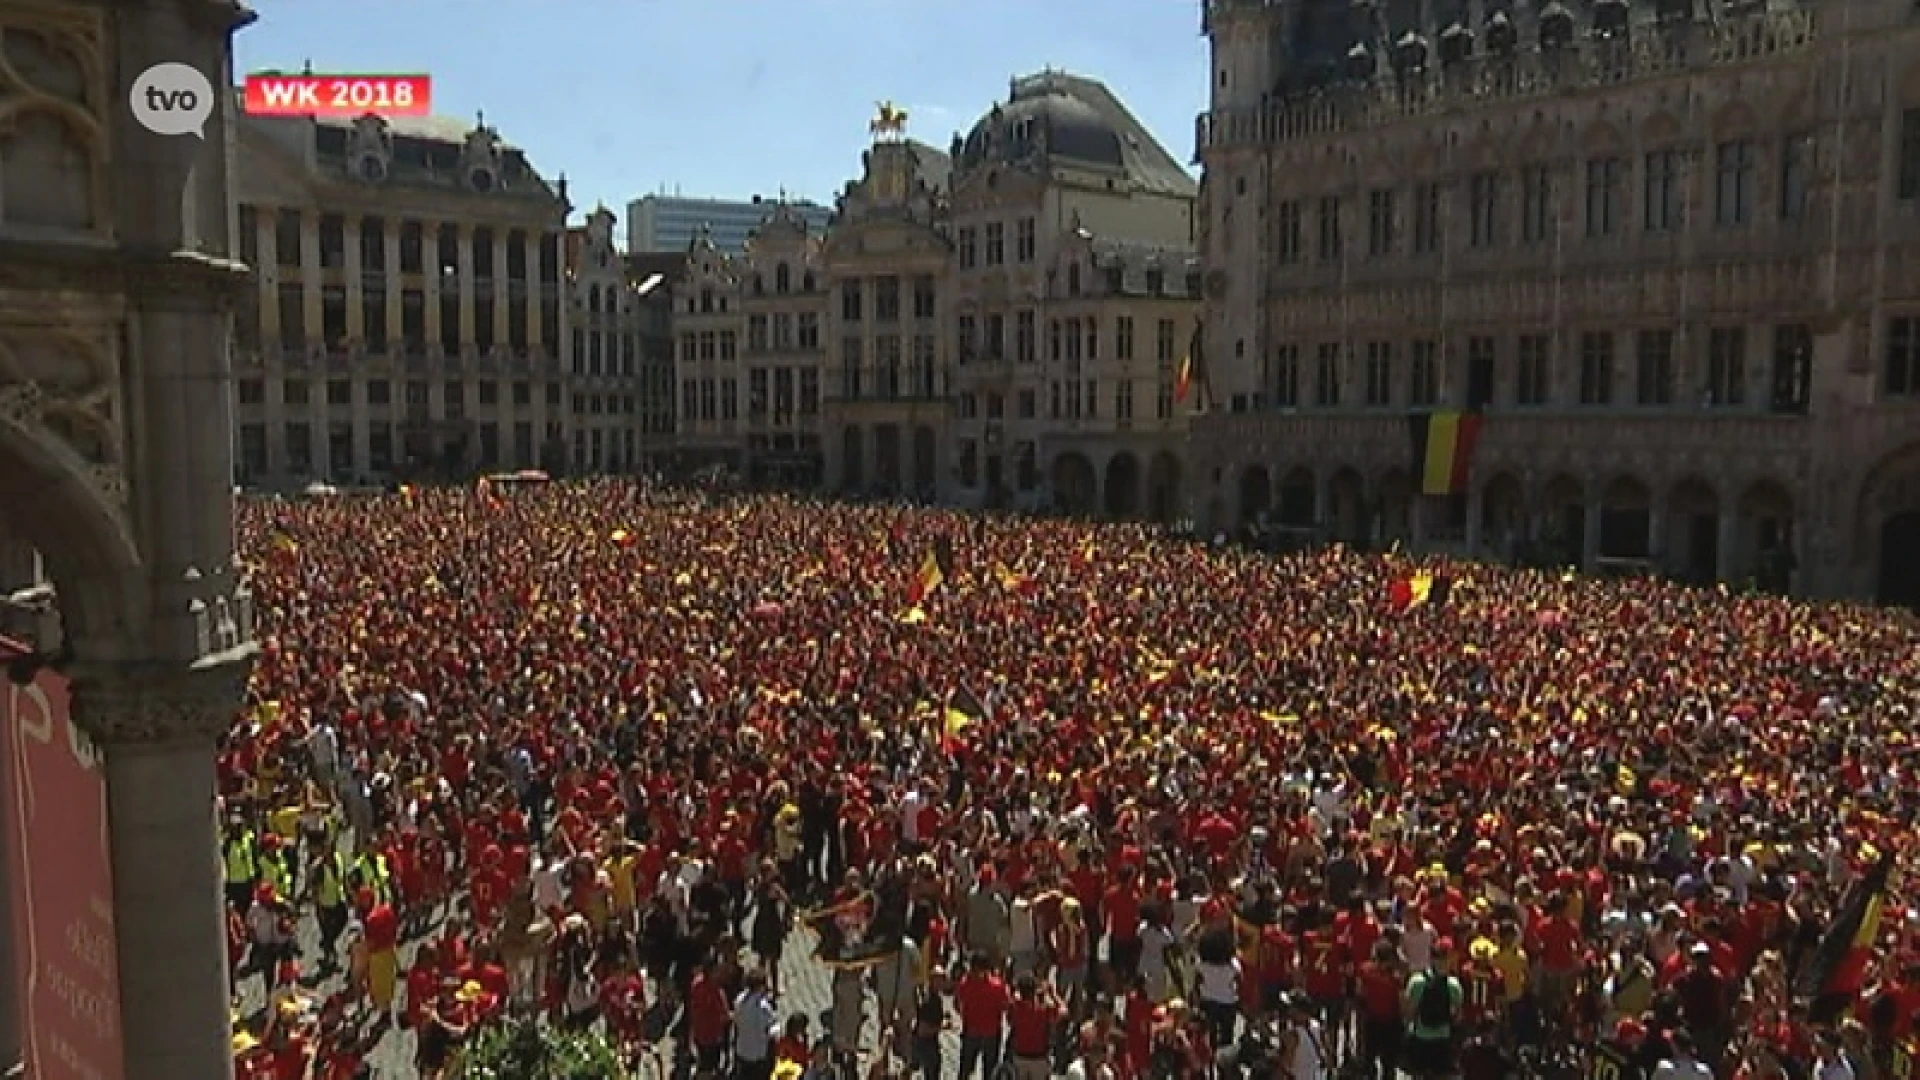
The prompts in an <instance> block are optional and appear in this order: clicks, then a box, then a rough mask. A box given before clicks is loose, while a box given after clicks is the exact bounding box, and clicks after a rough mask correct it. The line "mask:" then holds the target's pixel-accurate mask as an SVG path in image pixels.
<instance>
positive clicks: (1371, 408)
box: [1194, 0, 1920, 603]
mask: <svg viewBox="0 0 1920 1080" xmlns="http://www.w3.org/2000/svg"><path fill="white" fill-rule="evenodd" d="M1203 7H1204V13H1205V26H1206V29H1207V32H1208V33H1209V35H1210V37H1211V40H1212V46H1213V68H1214V70H1213V74H1212V80H1211V82H1212V85H1213V107H1212V109H1210V110H1209V112H1208V113H1206V114H1204V115H1203V116H1201V117H1200V119H1199V122H1198V125H1197V131H1196V135H1197V152H1198V155H1199V157H1200V158H1201V160H1202V162H1203V164H1204V166H1205V174H1206V175H1205V180H1204V195H1203V203H1204V212H1203V222H1204V239H1203V251H1204V258H1205V261H1206V266H1207V271H1208V274H1207V284H1208V291H1209V300H1210V303H1209V308H1208V322H1207V340H1208V341H1209V342H1210V343H1211V344H1212V345H1213V347H1212V348H1211V349H1209V350H1208V352H1209V360H1210V365H1209V371H1208V375H1209V376H1210V382H1211V384H1212V386H1213V389H1214V391H1215V392H1214V400H1215V403H1216V404H1217V405H1219V406H1220V407H1221V408H1220V410H1219V411H1218V412H1215V413H1213V414H1211V415H1209V416H1208V417H1207V418H1206V419H1205V420H1204V421H1202V422H1200V423H1198V424H1196V426H1195V431H1194V455H1195V461H1196V464H1197V465H1198V466H1199V472H1200V473H1201V478H1202V481H1203V482H1202V483H1201V484H1199V485H1196V487H1195V491H1196V503H1195V509H1196V511H1197V512H1198V513H1199V514H1200V516H1202V517H1203V518H1204V519H1206V520H1207V521H1208V522H1209V523H1211V524H1213V525H1216V526H1219V527H1233V526H1236V525H1239V524H1242V523H1245V522H1248V521H1251V520H1254V519H1264V520H1266V521H1267V522H1268V523H1269V524H1273V525H1279V526H1282V527H1286V528H1291V529H1294V530H1297V531H1299V532H1302V533H1308V534H1316V535H1320V536H1324V537H1334V538H1341V539H1348V540H1358V541H1365V542H1374V543H1383V544H1384V543H1387V542H1391V541H1392V540H1395V539H1400V540H1404V541H1411V542H1416V543H1419V544H1422V545H1424V546H1427V547H1436V546H1439V547H1447V548H1451V549H1454V550H1468V551H1472V552H1474V553H1476V554H1494V555H1505V556H1513V557H1523V558H1535V559H1552V560H1555V561H1559V560H1565V561H1570V562H1577V563H1584V564H1587V565H1595V564H1598V563H1604V562H1607V561H1609V560H1619V561H1622V562H1625V563H1627V564H1631V565H1652V566H1654V567H1657V568H1659V569H1661V570H1664V571H1666V572H1669V573H1673V574H1676V575H1679V576H1682V577H1687V578H1692V579H1698V580H1712V579H1715V578H1718V579H1721V580H1746V579H1748V578H1751V577H1755V576H1760V577H1765V578H1772V579H1774V580H1773V583H1774V584H1779V583H1780V580H1779V579H1780V578H1782V577H1787V578H1790V580H1791V583H1792V586H1793V587H1794V588H1796V589H1798V590H1800V591H1804V592H1807V593H1811V594H1816V595H1827V596H1871V595H1875V594H1876V593H1877V594H1879V595H1881V596H1883V597H1885V598H1887V599H1893V600H1900V601H1903V602H1908V603H1913V602H1920V569H1916V568H1915V567H1914V565H1913V563H1914V561H1915V560H1914V556H1913V553H1914V552H1916V551H1920V498H1916V497H1915V495H1914V493H1912V492H1910V491H1908V489H1907V487H1906V486H1905V483H1906V482H1904V481H1899V480H1896V479H1894V478H1895V477H1897V476H1908V475H1912V472H1913V470H1914V468H1915V465H1914V464H1913V461H1914V459H1915V458H1916V457H1920V65H1917V64H1916V63H1915V60H1914V58H1915V57H1916V56H1920V47H1917V46H1920V27H1917V26H1916V23H1915V18H1914V11H1913V6H1912V4H1911V3H1905V2H1899V0H1856V2H1849V3H1845V4H1823V5H1814V4H1801V3H1785V4H1778V3H1776V4H1750V3H1727V2H1724V0H1634V2H1632V3H1628V2H1625V0H1604V2H1602V3H1598V4H1595V5H1591V9H1590V10H1589V8H1588V6H1584V5H1575V6H1574V7H1577V8H1579V10H1578V11H1577V12H1575V11H1572V10H1570V9H1569V8H1568V7H1566V6H1562V5H1549V6H1548V8H1546V9H1542V8H1539V7H1538V6H1537V5H1532V4H1514V3H1509V2H1506V0H1475V2H1472V3H1465V2H1458V3H1456V2H1452V0H1446V2H1442V0H1436V2H1434V3H1432V4H1428V5H1421V4H1400V3H1384V4H1376V5H1357V4H1356V5H1345V4H1318V5H1314V6H1312V8H1311V10H1309V9H1308V8H1307V6H1306V5H1303V4H1300V3H1297V2H1295V0H1209V2H1208V3H1206V4H1204V5H1203ZM1423 13H1424V21H1423ZM1445 410H1471V411H1478V412H1481V413H1483V414H1484V417H1485V426H1484V434H1483V436H1482V439H1481V443H1480V448H1479V452H1478V454H1477V460H1476V461H1475V464H1474V468H1473V473H1472V482H1471V484H1470V489H1469V491H1468V492H1467V494H1466V495H1465V497H1463V498H1437V497H1421V496H1417V495H1415V494H1414V486H1415V485H1414V480H1413V477H1412V476H1411V475H1410V465H1411V454H1410V451H1409V448H1408V434H1407V424H1406V421H1405V417H1406V415H1407V414H1408V413H1410V412H1413V413H1417V412H1426V411H1445ZM1787 567H1795V568H1796V569H1794V570H1792V572H1791V573H1790V574H1788V573H1786V572H1785V568H1787Z"/></svg>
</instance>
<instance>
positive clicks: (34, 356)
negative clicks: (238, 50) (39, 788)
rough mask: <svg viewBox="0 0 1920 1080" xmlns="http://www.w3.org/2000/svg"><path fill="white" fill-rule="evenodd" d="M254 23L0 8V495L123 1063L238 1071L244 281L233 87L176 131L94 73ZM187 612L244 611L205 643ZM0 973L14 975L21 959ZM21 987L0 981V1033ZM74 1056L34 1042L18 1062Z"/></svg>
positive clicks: (36, 1)
mask: <svg viewBox="0 0 1920 1080" xmlns="http://www.w3.org/2000/svg"><path fill="white" fill-rule="evenodd" d="M246 18H249V16H246V15H244V14H243V12H242V9H241V8H240V7H239V5H237V4H227V5H222V4H216V3H194V4H189V3H167V4H138V5H107V4H101V3H81V2H71V0H69V2H53V0H20V2H17V3H12V4H8V5H6V6H5V10H4V11H0V37H4V38H5V39H6V40H7V41H9V42H11V41H14V40H16V39H28V40H31V41H32V42H33V43H34V44H35V46H36V48H34V49H33V50H31V51H30V52H28V53H26V54H25V58H22V57H20V56H13V55H12V54H11V52H10V59H12V60H13V62H14V67H15V69H16V72H15V74H16V77H17V79H18V80H19V81H20V82H23V83H24V84H25V85H21V86H10V87H8V88H7V89H6V90H4V91H0V101H4V102H5V103H6V105H7V106H9V107H10V109H11V110H12V113H11V119H12V121H13V122H12V124H10V126H9V128H8V131H7V132H6V133H5V135H4V136H0V138H4V139H5V143H6V144H5V146H4V149H3V151H0V169H3V170H4V172H5V175H4V178H3V179H4V184H5V188H6V195H7V197H6V200H5V203H4V205H3V206H0V222H4V224H6V225H8V226H13V227H19V228H22V229H24V230H29V231H31V233H32V234H33V236H34V242H33V243H32V244H24V245H14V246H11V247H9V248H8V249H7V251H6V252H5V253H4V254H3V255H0V513H4V514H6V515H7V517H8V518H9V522H8V524H9V528H10V531H12V532H13V533H15V534H17V535H19V536H21V537H22V538H23V539H24V540H26V541H27V542H29V543H31V544H33V545H34V546H35V547H36V548H37V549H38V550H39V551H40V552H41V553H42V556H43V557H44V559H45V561H46V564H47V567H48V569H49V571H50V573H51V575H52V578H53V586H54V589H55V590H56V593H57V603H58V607H59V613H60V621H61V627H62V631H63V636H64V643H65V645H66V646H68V647H70V651H69V649H67V648H63V649H62V650H61V654H60V655H61V656H62V658H63V659H65V660H66V663H65V665H64V675H65V677H66V679H67V681H68V686H69V689H70V691H71V694H72V699H71V704H70V711H71V715H72V718H73V720H74V722H75V723H76V724H77V725H78V726H79V727H80V728H82V729H83V730H84V731H85V732H86V733H87V734H88V735H89V736H91V738H92V741H93V743H94V744H95V745H94V749H95V750H96V751H97V753H98V756H99V759H100V761H101V768H102V770H103V772H104V779H105V790H106V801H107V806H106V820H107V843H106V859H107V862H108V865H109V866H110V868H111V875H112V885H111V889H112V895H111V896H107V897H89V898H87V900H86V901H85V902H84V906H85V907H86V908H87V909H88V910H97V909H99V908H110V909H111V919H110V922H109V921H108V920H106V919H104V918H99V919H98V921H99V922H101V923H103V924H105V925H104V927H101V926H94V927H88V928H87V929H88V930H89V932H94V931H97V933H96V934H94V935H93V936H97V937H98V938H99V939H100V940H102V941H106V942H111V943H112V946H111V948H112V957H113V963H112V964H111V965H110V969H114V970H117V983H118V987H117V992H116V994H117V999H118V1015H117V1016H115V1017H112V1018H111V1019H110V1023H112V1024H113V1026H117V1028H118V1029H119V1044H120V1045H119V1049H118V1050H117V1051H116V1050H115V1049H114V1048H113V1047H112V1046H111V1045H110V1044H109V1045H106V1046H101V1047H94V1048H93V1052H95V1053H100V1054H105V1055H108V1056H109V1057H111V1056H112V1055H113V1054H115V1053H116V1052H117V1053H118V1056H119V1058H120V1060H118V1061H114V1060H101V1061H98V1062H93V1061H89V1062H87V1063H86V1064H87V1065H91V1066H93V1067H95V1068H98V1069H99V1070H100V1071H101V1072H103V1073H110V1074H113V1075H117V1076H121V1077H124V1078H125V1080H161V1078H164V1077H173V1076H204V1077H210V1078H214V1080H218V1078H221V1077H226V1076H230V1075H231V1074H232V1049H231V1043H230V1040H231V1025H230V1022H229V1018H228V1015H227V1010H228V1007H229V995H228V986H227V969H226V941H225V935H224V933H223V929H222V918H221V912H220V900H219V898H220V896H221V890H220V877H221V875H220V868H219V864H218V854H217V851H218V845H219V837H218V833H217V830H216V827H215V823H214V820H213V814H212V812H211V807H212V806H213V803H214V794H215V773H214V747H215V743H216V740H217V739H218V737H219V736H220V735H221V734H222V733H224V732H225V731H226V730H227V729H228V728H229V727H230V726H231V724H232V720H233V717H234V712H235V709H236V707H237V705H238V704H239V701H240V696H241V691H242V686H243V682H244V679H245V676H246V671H247V660H248V657H249V656H250V648H251V642H250V641H248V640H247V638H248V636H249V633H250V619H249V618H248V617H247V615H246V602H245V596H244V594H243V592H242V591H241V589H240V587H239V583H238V581H237V577H238V575H237V573H236V565H235V562H234V553H233V550H232V537H233V498H232V483H233V461H232V451H233V446H232V443H233V438H232V431H231V424H230V404H229V396H228V395H229V394H230V392H231V391H232V388H233V387H232V381H233V372H232V357H231V355H230V353H229V347H230V343H231V338H232V313H231V311H232V305H233V304H234V303H235V302H236V301H238V300H240V298H241V295H242V292H243V286H245V284H246V278H245V272H244V268H243V267H241V266H239V265H238V264H235V263H232V262H229V261H228V260H227V259H226V258H225V257H223V253H227V252H231V251H233V250H234V249H235V248H236V247H237V245H236V244H235V243H234V240H233V237H231V236H230V235H229V234H228V223H227V222H228V214H227V207H226V205H225V200H226V199H227V197H228V192H229V191H230V186H229V184H228V178H227V176H226V167H225V166H226V159H225V158H224V156H223V155H222V154H221V151H220V148H221V147H223V146H225V145H227V140H228V136H229V134H230V116H229V109H230V103H229V102H228V100H227V98H226V97H225V96H224V95H216V96H215V100H214V109H213V113H212V114H211V116H210V117H209V119H208V122H207V124H206V128H205V134H206V137H205V139H204V140H202V139H194V138H169V137H165V136H157V135H153V134H150V133H148V132H146V131H145V130H143V129H141V128H140V127H138V126H137V125H135V124H133V123H131V122H130V119H129V117H128V116H127V114H126V112H125V106H124V102H125V100H126V84H124V83H113V82H111V81H110V80H112V79H113V78H114V73H133V72H139V71H143V70H145V69H147V68H149V67H151V66H153V65H154V64H157V63H161V62H164V61H171V62H176V63H182V62H184V63H188V64H190V65H192V66H193V67H195V68H196V69H198V70H199V71H200V72H201V73H202V75H203V76H204V77H205V78H206V79H207V80H208V81H209V82H211V83H213V84H215V85H222V84H223V83H230V82H231V79H232V75H233V73H232V64H231V35H232V32H233V30H234V29H236V28H237V25H238V24H239V23H241V22H242V21H243V20H244V19H246ZM123 189H124V190H123ZM136 191H137V192H138V195H139V197H137V198H136V197H134V196H133V194H132V193H133V192H136ZM132 252H139V253H142V254H140V255H138V256H134V255H131V254H123V253H132ZM148 252H178V253H181V254H175V255H171V256H167V255H159V256H153V255H147V254H145V253H148ZM136 376H137V377H136ZM135 417H137V418H138V420H139V423H138V425H137V426H135V425H134V424H133V423H131V422H130V421H131V418H135ZM135 438H137V439H138V440H139V442H138V444H137V445H130V443H131V441H132V440H133V439H135ZM197 608H198V609H205V610H219V609H222V608H224V609H225V610H226V611H227V612H228V613H229V614H233V615H235V616H236V617H235V618H234V619H233V620H232V623H231V625H228V626H223V627H222V628H220V629H219V630H218V632H216V633H215V634H213V635H211V640H207V641H202V640H201V639H200V635H199V634H198V633H197V632H196V620H195V617H194V611H195V610H196V609H197ZM68 657H70V659H67V658H68ZM3 892H4V890H3V889H0V893H3ZM55 914H56V915H57V916H59V917H60V918H62V919H63V920H64V919H69V918H71V917H72V916H73V915H74V914H75V913H73V912H59V913H55ZM30 924H31V921H30ZM12 928H13V925H12V921H11V920H4V921H0V933H4V934H10V933H11V932H12ZM35 936H36V937H38V934H37V933H36V935H35ZM62 940H64V939H62ZM105 978H106V985H107V986H108V987H109V989H110V988H111V986H112V983H113V982H114V981H115V980H114V979H113V978H112V977H105ZM0 983H3V984H4V987H5V989H6V990H11V988H12V987H13V985H14V980H13V972H11V971H0ZM42 985H43V986H44V985H45V984H44V983H43V984H42ZM82 989H87V990H90V991H91V990H92V989H93V987H92V986H85V987H82ZM12 996H13V995H12V994H11V993H0V1010H4V1011H5V1012H6V1013H8V1015H6V1016H4V1017H0V1020H4V1021H7V1022H6V1023H4V1024H0V1042H5V1041H7V1040H6V1036H7V1034H8V1031H9V1029H13V1028H14V1024H13V1023H12V1021H14V1019H15V1017H14V1016H13V1015H12V1010H13V1009H14V1008H15V1007H17V1006H18V1005H19V1004H20V1003H19V1002H15V1001H12V1000H11V998H12ZM43 1004H45V1005H51V1004H52V1003H43ZM105 1005H106V1007H108V1008H113V1007H114V1002H113V1000H112V999H111V997H110V998H109V999H108V1000H107V1001H106V1003H105ZM53 1011H54V1010H53V1009H52V1008H49V1009H48V1011H47V1012H43V1013H41V1014H40V1015H42V1016H43V1017H44V1016H49V1015H52V1014H53ZM18 1048H19V1047H18V1042H17V1040H13V1041H12V1045H0V1052H4V1051H11V1050H17V1049H18ZM82 1049H83V1050H84V1049H87V1048H84V1047H83V1048H82ZM72 1069H73V1066H72V1065H71V1064H70V1063H65V1064H63V1063H59V1062H52V1061H48V1062H42V1063H39V1064H38V1065H36V1064H35V1063H32V1062H29V1063H28V1071H29V1073H30V1074H35V1075H53V1074H55V1072H58V1071H70V1070H72Z"/></svg>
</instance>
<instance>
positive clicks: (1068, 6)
mask: <svg viewBox="0 0 1920 1080" xmlns="http://www.w3.org/2000/svg"><path fill="white" fill-rule="evenodd" d="M253 6H254V7H255V9H256V10H257V11H258V12H259V14H260V20H259V21H258V22H256V23H255V24H254V25H252V26H250V27H248V28H247V29H246V30H243V31H241V33H240V34H239V35H238V37H237V39H236V43H235V51H236V60H235V67H236V70H237V71H238V72H240V73H242V74H244V73H246V72H248V71H257V70H265V69H276V68H278V69H282V70H288V71H298V70H300V68H301V66H302V65H303V64H305V63H307V62H311V64H312V66H313V70H314V71H315V72H316V73H326V74H334V73H346V72H372V73H394V74H413V73H424V74H428V75H431V76H432V77H433V80H434V106H435V107H434V111H435V112H437V113H443V114H446V115H451V116H461V117H471V116H472V115H473V114H474V113H475V111H476V110H485V113H486V118H487V122H488V123H489V124H491V125H493V126H494V127H497V128H498V129H499V130H500V133H501V135H502V136H503V137H504V138H506V140H507V141H508V142H511V143H514V144H515V145H518V146H521V147H524V148H525V149H526V150H527V153H528V155H529V157H530V158H531V159H532V160H533V162H534V164H535V165H536V166H538V167H539V168H540V169H541V171H542V172H544V173H546V174H548V175H552V174H554V173H557V172H561V171H564V172H565V173H566V174H567V179H568V183H569V185H570V194H571V195H572V197H573V201H574V203H575V205H576V206H578V207H581V208H583V209H591V208H592V206H593V205H594V204H595V203H596V202H601V201H604V202H605V203H606V204H607V205H608V206H610V207H612V208H613V209H614V210H615V211H616V212H619V211H621V210H623V209H624V207H625V205H626V201H627V199H628V198H630V197H633V196H636V195H642V194H646V193H648V192H653V191H660V190H663V189H664V190H667V191H672V190H674V189H675V188H678V189H679V190H680V191H681V192H683V193H684V194H688V195H713V196H719V197H729V198H739V197H745V196H748V195H754V194H761V195H769V196H771V195H775V194H777V193H779V192H780V191H781V190H782V189H783V188H784V189H785V190H786V191H788V192H789V193H790V194H793V195H795V196H804V197H809V198H813V199H817V200H820V201H823V202H824V201H828V200H830V199H831V197H832V196H833V194H834V193H835V192H836V191H838V190H839V189H840V187H841V186H842V185H843V184H844V183H845V182H846V181H847V180H849V179H851V178H852V177H853V176H854V175H855V173H856V172H857V171H858V169H859V165H860V151H861V150H862V149H863V148H864V147H865V146H866V144H867V141H868V137H867V128H866V125H867V120H868V119H869V118H870V117H871V116H872V115H873V112H874V103H875V102H877V101H880V100H883V99H887V100H892V101H894V102H896V103H898V104H900V105H902V106H904V107H905V108H906V109H907V110H908V111H909V113H910V119H909V123H908V133H909V134H910V135H912V136H914V137H916V138H919V139H922V140H924V141H926V142H929V143H932V144H934V145H935V146H938V147H940V148H942V149H945V148H946V145H947V142H948V140H949V139H950V138H951V137H952V135H953V132H954V130H955V129H956V128H958V129H961V130H964V129H965V128H967V127H969V126H971V125H972V123H973V122H974V120H975V119H977V118H978V116H979V115H980V114H981V113H982V112H984V111H985V110H986V109H987V108H989V107H990V106H991V105H992V104H993V102H994V101H995V100H1001V99H1004V98H1005V96H1006V92H1007V79H1008V77H1009V76H1010V75H1013V74H1015V73H1026V72H1030V71H1036V70H1039V69H1041V68H1043V67H1049V66H1051V67H1056V68H1065V69H1067V70H1071V71H1074V72H1077V73H1080V74H1086V75H1091V76H1094V77H1096V78H1099V79H1101V80H1102V81H1104V82H1106V83H1107V85H1108V86H1110V87H1112V88H1113V90H1114V91H1115V93H1117V94H1118V95H1119V96H1120V97H1121V99H1122V100H1124V101H1125V102H1126V103H1127V105H1128V106H1129V107H1130V108H1131V109H1133V111H1134V113H1135V114H1136V115H1137V116H1139V117H1140V119H1141V120H1142V122H1144V123H1145V124H1146V125H1147V127H1148V128H1149V129H1151V130H1152V131H1153V132H1154V134H1155V135H1157V136H1158V137H1159V138H1160V140H1161V141H1162V142H1163V143H1165V144H1166V145H1167V147H1168V149H1169V150H1171V151H1172V152H1173V154H1174V156H1176V157H1177V158H1179V159H1181V160H1182V161H1184V160H1186V159H1187V158H1188V157H1189V156H1190V155H1191V154H1192V151H1193V117H1194V114H1195V113H1196V112H1198V111H1199V110H1200V109H1201V108H1203V107H1204V104H1205V98H1206V94H1207V53H1206V42H1205V40H1204V39H1202V38H1201V37H1200V32H1199V28H1200V17H1199V10H1198V4H1197V2H1196V0H967V2H959V3H935V2H933V0H253Z"/></svg>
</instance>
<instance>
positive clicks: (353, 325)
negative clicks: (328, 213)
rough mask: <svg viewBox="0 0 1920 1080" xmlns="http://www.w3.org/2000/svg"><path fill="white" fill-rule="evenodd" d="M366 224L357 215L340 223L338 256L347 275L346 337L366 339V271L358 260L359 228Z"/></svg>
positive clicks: (358, 339)
mask: <svg viewBox="0 0 1920 1080" xmlns="http://www.w3.org/2000/svg"><path fill="white" fill-rule="evenodd" d="M365 226H366V221H365V219H363V218H361V217H360V216H359V215H353V216H351V217H348V218H346V219H345V220H344V221H342V222H341V225H340V256H341V266H342V267H343V268H344V269H343V272H344V273H345V274H346V276H347V337H348V338H349V339H350V340H353V341H362V342H364V341H366V340H367V307H366V289H365V285H366V282H365V280H364V278H363V277H362V275H363V274H364V273H365V272H366V271H365V269H364V267H362V266H361V262H360V230H361V229H362V228H364V227H365Z"/></svg>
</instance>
